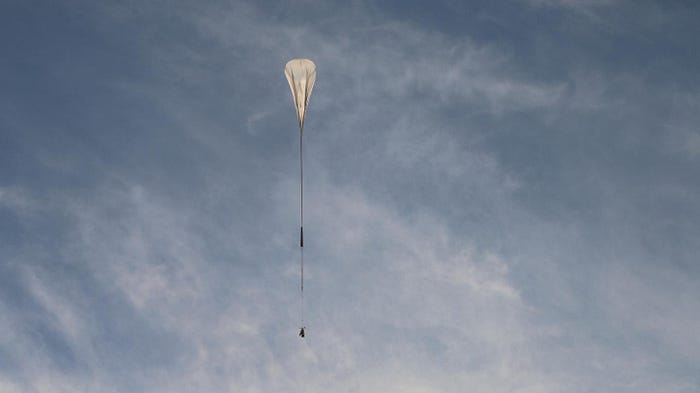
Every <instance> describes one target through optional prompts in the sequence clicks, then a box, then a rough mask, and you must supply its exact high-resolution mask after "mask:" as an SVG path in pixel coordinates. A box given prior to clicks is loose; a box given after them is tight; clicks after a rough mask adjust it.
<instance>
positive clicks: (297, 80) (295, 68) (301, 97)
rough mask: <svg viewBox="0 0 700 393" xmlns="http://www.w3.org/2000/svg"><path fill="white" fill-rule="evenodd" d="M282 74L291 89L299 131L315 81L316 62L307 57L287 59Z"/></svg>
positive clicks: (302, 125)
mask: <svg viewBox="0 0 700 393" xmlns="http://www.w3.org/2000/svg"><path fill="white" fill-rule="evenodd" d="M284 75H285V76H286V77H287V81H288V82H289V88H291V89H292V97H293V98H294V106H295V107H296V110H297V120H299V131H302V130H303V129H304V116H305V115H306V108H307V106H308V105H309V98H311V91H312V90H313V88H314V82H316V64H314V62H313V61H311V60H309V59H292V60H289V61H288V62H287V65H286V66H285V67H284Z"/></svg>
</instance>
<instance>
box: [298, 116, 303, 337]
mask: <svg viewBox="0 0 700 393" xmlns="http://www.w3.org/2000/svg"><path fill="white" fill-rule="evenodd" d="M303 134H304V128H303V127H299V174H300V176H299V177H300V182H299V183H300V187H299V189H300V193H301V197H300V201H299V202H300V223H301V226H300V231H299V249H300V251H301V285H300V288H301V311H300V314H301V327H302V328H303V327H304V154H303V153H304V151H303V139H302V136H303Z"/></svg>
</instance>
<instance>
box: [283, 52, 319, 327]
mask: <svg viewBox="0 0 700 393" xmlns="http://www.w3.org/2000/svg"><path fill="white" fill-rule="evenodd" d="M284 75H285V76H286V77H287V82H289V88H290V89H292V98H293V99H294V107H295V108H296V111H297V120H298V122H299V172H300V177H299V178H300V179H299V180H300V181H299V185H300V187H299V189H300V194H301V197H300V199H299V201H300V220H299V221H300V224H301V225H300V228H299V249H300V254H301V258H300V267H301V274H300V276H301V282H300V289H301V291H300V294H301V295H300V319H301V326H300V327H299V337H301V338H304V337H305V336H306V326H304V149H303V138H302V136H303V134H304V116H306V109H307V107H308V106H309V98H311V91H312V90H313V88H314V82H316V64H314V62H313V61H311V60H309V59H293V60H290V61H288V62H287V65H286V66H285V67H284Z"/></svg>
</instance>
